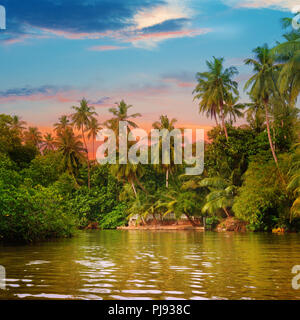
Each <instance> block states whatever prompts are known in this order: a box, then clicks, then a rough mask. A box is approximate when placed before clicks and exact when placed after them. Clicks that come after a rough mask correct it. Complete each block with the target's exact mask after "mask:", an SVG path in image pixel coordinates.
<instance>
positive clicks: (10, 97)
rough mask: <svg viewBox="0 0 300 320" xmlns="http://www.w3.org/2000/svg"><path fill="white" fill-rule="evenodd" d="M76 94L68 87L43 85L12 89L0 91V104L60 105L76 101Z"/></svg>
mask: <svg viewBox="0 0 300 320" xmlns="http://www.w3.org/2000/svg"><path fill="white" fill-rule="evenodd" d="M77 97H78V92H76V91H75V90H74V89H72V88H71V87H68V86H62V87H57V86H51V85H44V86H40V87H29V86H28V87H23V88H12V89H8V90H5V91H0V101H1V102H6V103H7V102H15V101H42V100H56V101H59V102H62V103H66V102H74V101H76V100H77Z"/></svg>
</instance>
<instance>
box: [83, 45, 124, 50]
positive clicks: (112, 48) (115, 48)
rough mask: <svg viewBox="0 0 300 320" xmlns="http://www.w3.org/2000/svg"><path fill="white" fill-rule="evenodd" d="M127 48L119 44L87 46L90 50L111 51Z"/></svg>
mask: <svg viewBox="0 0 300 320" xmlns="http://www.w3.org/2000/svg"><path fill="white" fill-rule="evenodd" d="M123 49H127V48H126V47H120V46H94V47H91V48H89V50H91V51H111V50H123Z"/></svg>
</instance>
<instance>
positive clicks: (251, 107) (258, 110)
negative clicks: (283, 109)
mask: <svg viewBox="0 0 300 320" xmlns="http://www.w3.org/2000/svg"><path fill="white" fill-rule="evenodd" d="M245 105H246V107H248V108H247V110H246V111H245V113H246V120H247V122H248V123H249V126H250V128H251V129H253V130H254V131H255V132H256V133H261V132H263V131H264V130H265V122H266V117H265V113H264V107H263V106H262V105H261V104H260V103H259V102H257V103H255V102H253V103H246V104H245Z"/></svg>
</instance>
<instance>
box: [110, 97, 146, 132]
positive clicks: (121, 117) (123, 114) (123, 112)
mask: <svg viewBox="0 0 300 320" xmlns="http://www.w3.org/2000/svg"><path fill="white" fill-rule="evenodd" d="M130 108H132V106H131V105H127V104H126V103H125V101H124V100H122V101H121V102H120V103H117V106H116V107H113V108H110V109H109V112H110V113H112V114H113V115H114V117H113V118H111V119H109V120H107V121H106V122H105V125H106V126H107V127H108V128H109V129H112V130H113V131H114V132H115V134H116V136H119V122H120V121H126V122H127V123H128V126H129V127H131V128H137V127H138V125H137V124H136V123H135V122H133V121H132V120H131V118H134V119H135V118H137V117H141V114H140V113H134V114H128V110H129V109H130Z"/></svg>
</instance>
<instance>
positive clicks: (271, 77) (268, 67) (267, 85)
mask: <svg viewBox="0 0 300 320" xmlns="http://www.w3.org/2000/svg"><path fill="white" fill-rule="evenodd" d="M253 52H254V53H255V55H256V57H255V59H246V60H245V64H246V65H251V66H253V71H254V75H253V76H252V77H251V78H250V79H249V80H248V81H247V82H246V84H245V90H247V89H248V88H250V92H249V94H250V97H251V98H252V99H253V100H254V101H258V102H259V103H261V104H262V105H263V106H264V111H265V116H266V125H267V132H268V139H269V144H270V148H271V152H272V155H273V158H274V161H275V164H276V166H277V168H278V169H279V166H278V159H277V156H276V153H275V148H274V143H273V141H272V137H271V130H270V105H269V102H270V99H271V97H272V96H277V95H278V94H279V92H278V90H277V87H276V82H275V78H276V73H278V70H279V66H278V65H276V64H275V60H274V55H273V54H272V53H271V50H270V49H269V48H268V45H266V44H265V45H264V46H263V47H257V48H256V49H254V50H253Z"/></svg>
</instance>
